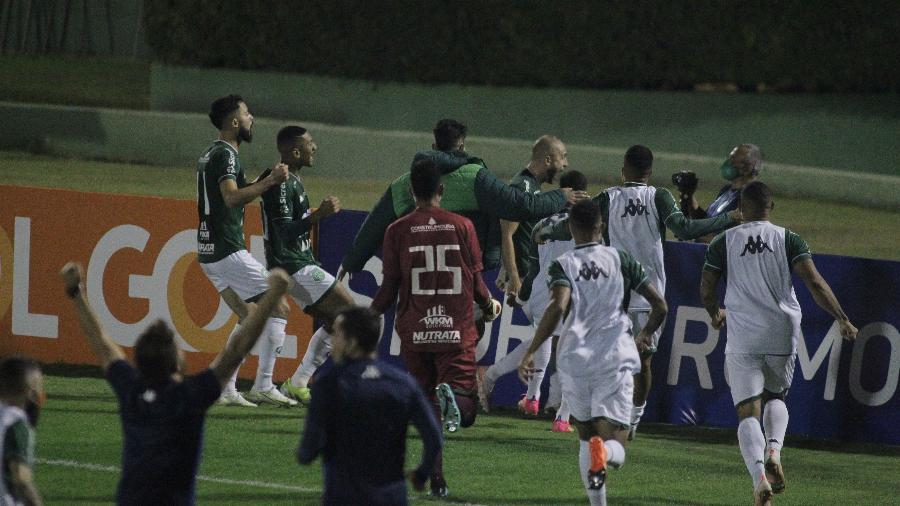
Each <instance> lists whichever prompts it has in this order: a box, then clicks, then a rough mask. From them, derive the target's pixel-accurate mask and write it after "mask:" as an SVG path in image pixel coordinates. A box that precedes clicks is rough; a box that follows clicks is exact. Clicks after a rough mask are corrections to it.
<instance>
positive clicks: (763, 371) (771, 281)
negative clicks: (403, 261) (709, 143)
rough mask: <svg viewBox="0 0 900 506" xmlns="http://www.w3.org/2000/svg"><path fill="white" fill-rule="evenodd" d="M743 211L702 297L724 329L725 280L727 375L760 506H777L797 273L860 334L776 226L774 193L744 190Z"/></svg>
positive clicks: (848, 330) (806, 256)
mask: <svg viewBox="0 0 900 506" xmlns="http://www.w3.org/2000/svg"><path fill="white" fill-rule="evenodd" d="M740 206H741V211H742V212H743V216H744V220H745V221H746V222H745V223H744V224H742V225H739V226H737V227H734V228H732V229H729V230H726V231H725V232H722V233H720V234H719V235H717V236H716V237H715V238H714V239H713V241H712V242H711V243H710V244H709V247H708V249H707V251H706V263H705V264H704V266H703V277H702V281H701V283H700V295H701V297H702V299H703V305H704V306H705V307H706V311H707V312H708V313H709V316H710V318H711V319H712V325H713V328H716V329H718V328H721V327H722V324H724V323H726V321H725V320H726V312H725V310H724V309H721V308H720V307H719V300H718V297H717V295H716V284H717V283H718V282H719V278H721V277H722V274H725V279H726V283H725V306H726V307H727V308H728V312H727V319H728V321H727V324H726V327H727V330H726V336H727V340H726V344H725V374H726V376H727V378H728V384H729V386H730V388H731V397H732V399H733V400H734V405H735V408H736V409H737V415H738V420H739V423H738V443H739V445H740V448H741V455H743V457H744V463H745V464H746V466H747V471H749V472H750V479H751V480H752V483H753V487H754V490H753V499H754V504H756V505H763V504H770V503H771V499H772V493H773V492H774V493H776V494H778V493H781V492H783V491H784V471H783V469H782V467H781V447H782V445H783V444H784V434H785V432H786V431H787V425H788V410H787V405H785V403H784V398H785V396H786V395H787V392H788V389H789V388H790V387H791V380H792V378H793V376H794V364H795V363H796V358H797V339H798V338H799V337H800V320H801V316H802V315H801V311H800V304H799V303H798V302H797V297H796V295H795V294H794V286H793V282H792V280H791V272H792V271H793V272H794V273H795V274H797V275H798V276H800V279H802V280H803V283H804V284H805V285H806V287H807V288H808V289H809V291H810V293H812V296H813V299H814V300H815V301H816V304H818V305H819V307H821V308H822V309H824V310H825V311H827V312H828V314H830V315H831V316H832V317H834V319H835V320H837V322H838V324H839V325H840V329H841V336H843V338H844V339H847V340H848V341H852V340H854V339H856V334H857V330H856V327H854V326H853V324H852V323H850V320H849V319H848V318H847V315H846V314H844V311H843V309H841V305H840V303H839V302H838V301H837V298H836V297H835V296H834V293H833V292H832V291H831V287H829V286H828V283H827V282H825V280H824V279H822V276H821V275H820V274H819V271H818V270H816V266H815V264H814V263H813V260H812V254H811V253H810V251H809V246H807V244H806V242H805V241H804V240H803V239H801V238H800V236H798V235H797V234H795V233H793V232H791V231H790V230H788V229H786V228H782V227H779V226H777V225H774V224H772V223H770V222H769V214H770V212H771V211H772V209H773V208H774V207H775V203H774V202H773V201H772V192H771V191H770V190H769V187H768V186H766V185H765V184H764V183H761V182H758V181H757V182H753V183H750V184H748V185H747V186H745V187H744V189H743V190H742V191H741V204H740ZM760 413H762V425H763V427H760V423H759V421H760ZM763 428H764V429H765V434H764V433H763Z"/></svg>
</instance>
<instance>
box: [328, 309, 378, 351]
mask: <svg viewBox="0 0 900 506" xmlns="http://www.w3.org/2000/svg"><path fill="white" fill-rule="evenodd" d="M338 316H343V318H342V319H341V322H340V325H341V329H342V330H343V331H344V335H345V336H346V337H347V338H349V339H353V340H354V341H356V342H357V344H359V346H360V348H362V350H363V351H364V352H366V353H369V352H372V351H375V349H376V348H377V347H378V339H380V338H381V315H379V314H378V312H376V311H375V310H374V309H372V308H369V307H364V306H351V307H348V308H346V309H344V310H342V311H341V312H340V313H338Z"/></svg>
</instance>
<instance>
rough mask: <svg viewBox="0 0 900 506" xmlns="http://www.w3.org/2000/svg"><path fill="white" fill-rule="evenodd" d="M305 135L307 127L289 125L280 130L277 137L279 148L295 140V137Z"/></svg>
mask: <svg viewBox="0 0 900 506" xmlns="http://www.w3.org/2000/svg"><path fill="white" fill-rule="evenodd" d="M304 135H306V129H305V128H303V127H302V126H298V125H288V126H286V127H284V128H282V129H281V130H279V131H278V137H277V138H276V142H277V143H278V149H281V148H282V146H286V145H287V144H288V143H291V142H293V141H294V139H296V138H298V137H303V136H304Z"/></svg>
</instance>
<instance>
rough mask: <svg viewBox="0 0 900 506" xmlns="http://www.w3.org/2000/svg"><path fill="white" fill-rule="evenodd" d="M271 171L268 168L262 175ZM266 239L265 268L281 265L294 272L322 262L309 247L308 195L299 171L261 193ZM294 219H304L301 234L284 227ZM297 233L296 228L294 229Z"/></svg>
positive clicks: (263, 176) (309, 212) (264, 235)
mask: <svg viewBox="0 0 900 506" xmlns="http://www.w3.org/2000/svg"><path fill="white" fill-rule="evenodd" d="M270 172H272V171H271V170H267V171H265V172H263V173H262V174H261V175H260V176H259V178H260V179H262V178H265V177H267V176H268V175H269V173H270ZM261 205H262V222H263V239H264V242H265V246H266V267H267V268H269V269H272V268H275V267H281V268H282V269H284V270H286V271H287V272H288V273H289V274H293V273H295V272H297V271H298V270H300V269H301V268H303V267H305V266H307V265H319V263H318V262H316V259H315V257H314V256H313V252H312V248H311V247H310V240H309V230H310V228H311V227H312V223H311V222H310V219H309V218H310V214H312V211H311V210H310V208H309V196H308V195H307V194H306V189H305V188H304V187H303V182H302V181H300V178H299V177H297V176H296V174H293V173H292V174H290V175H289V176H288V178H287V180H285V182H283V183H281V184H280V185H278V186H273V187H272V188H270V189H268V190H266V191H265V193H263V194H262V204H261ZM291 222H302V224H301V228H300V229H299V231H300V234H299V235H297V236H295V237H291V235H293V234H289V233H288V230H287V229H286V228H285V226H286V225H288V224H290V223H291ZM294 234H296V231H295V232H294Z"/></svg>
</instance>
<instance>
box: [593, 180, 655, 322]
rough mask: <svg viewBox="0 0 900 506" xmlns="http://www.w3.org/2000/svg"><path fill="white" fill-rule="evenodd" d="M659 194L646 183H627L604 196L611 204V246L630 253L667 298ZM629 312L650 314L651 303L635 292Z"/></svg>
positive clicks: (608, 221) (608, 225)
mask: <svg viewBox="0 0 900 506" xmlns="http://www.w3.org/2000/svg"><path fill="white" fill-rule="evenodd" d="M657 191H658V190H657V188H655V187H653V186H649V185H646V184H642V183H627V184H626V185H623V186H614V187H612V188H607V189H606V190H603V194H605V195H606V199H607V201H608V203H609V204H608V205H609V208H608V209H609V212H608V218H607V222H606V223H607V230H606V233H607V235H608V238H607V244H609V245H610V246H612V247H613V248H618V249H622V250H625V251H627V252H628V253H630V254H631V255H632V256H633V257H634V259H635V260H637V261H638V262H639V263H640V264H641V266H643V268H644V271H645V272H646V273H647V276H648V277H649V278H650V282H651V283H653V287H654V288H656V289H657V290H658V291H659V293H660V294H662V295H665V293H666V270H665V266H664V263H663V239H664V238H665V226H664V225H663V224H662V223H661V221H660V213H659V210H658V209H657V206H656V201H657ZM663 191H666V192H667V193H668V191H667V190H663ZM628 309H630V310H644V311H649V310H650V303H649V302H647V299H645V298H644V297H642V296H641V295H640V294H638V293H637V292H634V293H632V294H631V304H630V306H629V308H628Z"/></svg>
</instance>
